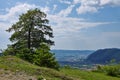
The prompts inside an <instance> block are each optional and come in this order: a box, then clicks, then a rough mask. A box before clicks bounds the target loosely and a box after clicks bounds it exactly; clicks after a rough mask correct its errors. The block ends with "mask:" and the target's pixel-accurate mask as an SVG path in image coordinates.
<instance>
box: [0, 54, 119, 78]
mask: <svg viewBox="0 0 120 80" xmlns="http://www.w3.org/2000/svg"><path fill="white" fill-rule="evenodd" d="M42 78H44V79H42ZM0 80H120V78H117V77H111V76H107V75H106V74H104V73H96V72H92V71H83V70H79V69H72V68H61V69H60V71H56V70H53V69H49V68H44V67H39V66H36V65H33V64H30V63H28V62H26V61H24V60H21V59H19V58H17V57H15V56H2V57H0Z"/></svg>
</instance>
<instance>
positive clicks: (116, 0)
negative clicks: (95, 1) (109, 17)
mask: <svg viewBox="0 0 120 80" xmlns="http://www.w3.org/2000/svg"><path fill="white" fill-rule="evenodd" d="M100 5H102V6H103V5H112V6H120V0H100Z"/></svg>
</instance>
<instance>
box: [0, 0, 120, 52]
mask: <svg viewBox="0 0 120 80" xmlns="http://www.w3.org/2000/svg"><path fill="white" fill-rule="evenodd" d="M0 1H1V2H0V49H5V48H6V47H7V44H10V41H9V37H10V35H11V34H10V33H7V32H6V31H5V30H6V29H8V28H9V27H10V26H11V25H12V24H13V23H15V22H16V21H18V17H19V15H21V14H22V13H25V12H26V11H27V10H29V9H34V8H39V9H40V10H41V11H43V12H45V13H46V14H47V18H48V19H49V20H50V24H49V25H51V26H52V28H53V30H54V39H53V40H54V41H55V46H53V47H52V49H79V50H86V49H92V50H96V49H100V48H120V0H0Z"/></svg>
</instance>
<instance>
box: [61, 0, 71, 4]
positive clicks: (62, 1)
mask: <svg viewBox="0 0 120 80" xmlns="http://www.w3.org/2000/svg"><path fill="white" fill-rule="evenodd" d="M59 1H60V2H61V3H64V4H71V2H70V1H69V0H59Z"/></svg>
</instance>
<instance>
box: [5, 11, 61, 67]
mask: <svg viewBox="0 0 120 80" xmlns="http://www.w3.org/2000/svg"><path fill="white" fill-rule="evenodd" d="M48 24H49V21H48V19H46V14H45V13H44V12H41V11H40V10H39V9H34V10H29V11H28V12H27V13H25V14H22V15H21V16H20V18H19V21H18V22H16V23H15V24H13V25H12V27H11V28H9V29H8V30H7V31H8V32H13V34H12V35H11V37H10V41H12V42H13V44H12V45H10V46H8V49H6V51H5V52H4V53H5V54H6V55H7V54H12V55H17V56H19V57H21V58H22V59H25V60H27V61H29V62H31V63H35V64H37V65H39V66H45V67H50V68H55V69H58V67H59V65H58V63H57V61H56V60H55V57H54V54H52V53H51V52H50V48H49V47H50V46H51V45H54V41H52V40H50V39H51V38H53V30H52V28H51V26H49V25H48Z"/></svg>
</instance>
